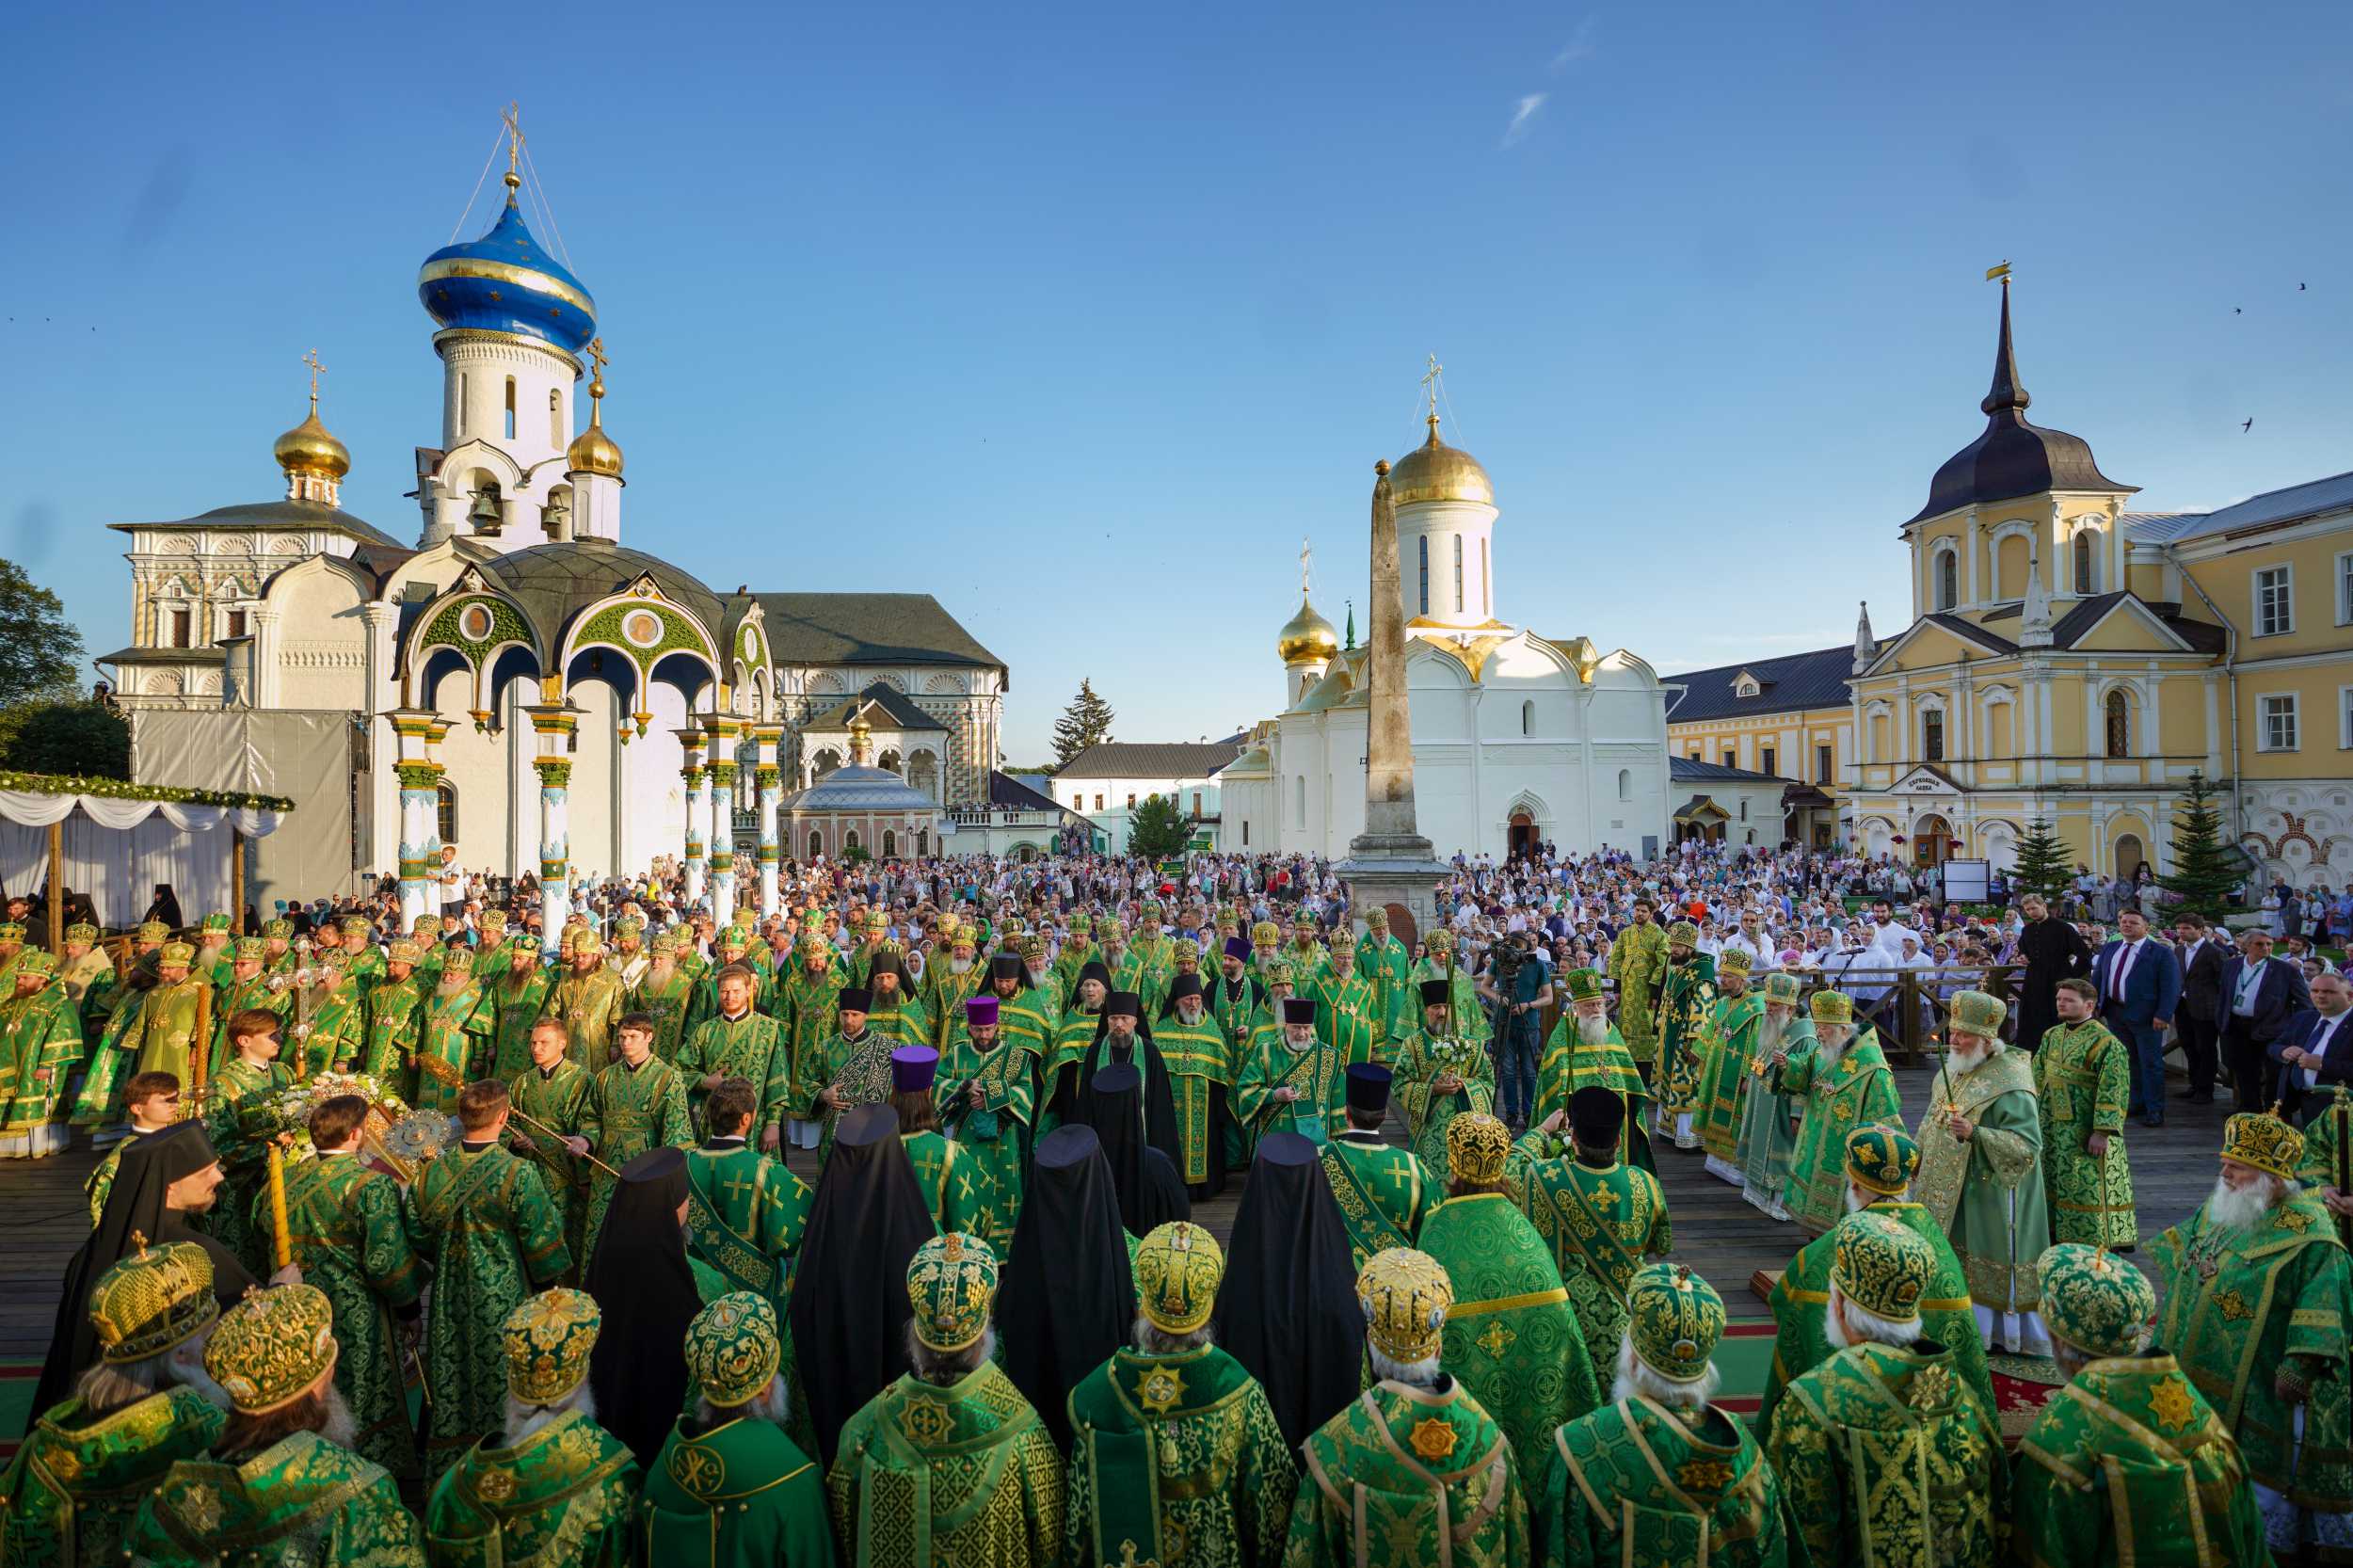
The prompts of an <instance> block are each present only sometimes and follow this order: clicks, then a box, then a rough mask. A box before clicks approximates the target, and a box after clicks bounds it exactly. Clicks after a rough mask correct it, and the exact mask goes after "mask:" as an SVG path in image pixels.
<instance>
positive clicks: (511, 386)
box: [506, 376, 515, 441]
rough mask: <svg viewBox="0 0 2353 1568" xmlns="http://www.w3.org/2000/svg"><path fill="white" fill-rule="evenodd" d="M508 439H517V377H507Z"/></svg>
mask: <svg viewBox="0 0 2353 1568" xmlns="http://www.w3.org/2000/svg"><path fill="white" fill-rule="evenodd" d="M506 439H507V440H510V441H511V440H514V439H515V378H514V377H513V376H508V377H507V378H506Z"/></svg>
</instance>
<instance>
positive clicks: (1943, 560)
mask: <svg viewBox="0 0 2353 1568" xmlns="http://www.w3.org/2000/svg"><path fill="white" fill-rule="evenodd" d="M1960 602H1961V557H1960V556H1959V555H1957V554H1955V553H1954V552H1951V551H1949V550H1940V551H1938V552H1936V607H1937V608H1938V609H1940V610H1949V609H1951V608H1953V607H1954V606H1955V605H1957V604H1959V603H1960Z"/></svg>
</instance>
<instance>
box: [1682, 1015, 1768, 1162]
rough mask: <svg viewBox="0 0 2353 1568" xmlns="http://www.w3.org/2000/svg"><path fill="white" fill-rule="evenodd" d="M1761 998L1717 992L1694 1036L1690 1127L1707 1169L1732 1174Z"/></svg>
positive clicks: (1752, 1060) (1761, 1019)
mask: <svg viewBox="0 0 2353 1568" xmlns="http://www.w3.org/2000/svg"><path fill="white" fill-rule="evenodd" d="M1764 1018H1765V999H1764V998H1763V997H1761V996H1759V995H1757V994H1756V993H1755V992H1754V991H1751V992H1749V993H1747V994H1746V995H1744V996H1738V997H1727V996H1722V995H1719V996H1718V997H1717V998H1716V1005H1715V1007H1714V1009H1713V1010H1712V1011H1711V1013H1710V1016H1709V1017H1708V1021H1707V1028H1706V1029H1705V1032H1703V1033H1702V1034H1701V1036H1700V1050H1699V1090H1698V1094H1697V1095H1696V1096H1695V1097H1694V1100H1693V1107H1694V1109H1693V1113H1692V1123H1693V1130H1694V1131H1696V1132H1698V1134H1699V1137H1700V1146H1701V1147H1702V1148H1704V1149H1705V1150H1706V1151H1707V1168H1708V1169H1709V1170H1710V1171H1712V1172H1716V1173H1717V1174H1718V1175H1722V1174H1724V1173H1726V1172H1729V1173H1731V1174H1732V1175H1733V1176H1738V1175H1739V1167H1738V1166H1737V1165H1735V1164H1734V1163H1733V1155H1734V1153H1735V1152H1736V1151H1737V1149H1738V1148H1739V1146H1740V1121H1741V1114H1742V1112H1745V1111H1746V1110H1747V1109H1748V1089H1749V1083H1750V1081H1751V1074H1750V1068H1751V1067H1752V1066H1753V1064H1754V1063H1755V1053H1756V1035H1757V1025H1758V1024H1760V1023H1762V1022H1763V1021H1764Z"/></svg>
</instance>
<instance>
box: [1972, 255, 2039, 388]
mask: <svg viewBox="0 0 2353 1568" xmlns="http://www.w3.org/2000/svg"><path fill="white" fill-rule="evenodd" d="M2033 401H2034V399H2033V398H2031V397H2028V396H2027V395H2026V389H2025V387H2023V386H2021V385H2019V382H2018V356H2017V355H2016V354H2015V353H2014V352H2012V351H2011V349H2010V345H2009V277H2008V276H2007V275H2005V276H2004V277H2003V279H2002V340H2001V342H2000V343H1998V344H1995V345H1994V348H1993V387H1992V388H1991V389H1990V390H1989V391H1988V392H1986V394H1985V401H1984V402H1982V403H1980V404H1978V405H1977V407H1978V408H1982V409H1984V410H1985V411H1986V413H1988V414H1989V415H1992V414H1999V413H2004V412H2009V413H2014V414H2023V413H2025V411H2026V406H2027V405H2028V404H2030V403H2032V402H2033Z"/></svg>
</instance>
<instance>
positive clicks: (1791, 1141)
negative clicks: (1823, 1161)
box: [1733, 1017, 1814, 1220]
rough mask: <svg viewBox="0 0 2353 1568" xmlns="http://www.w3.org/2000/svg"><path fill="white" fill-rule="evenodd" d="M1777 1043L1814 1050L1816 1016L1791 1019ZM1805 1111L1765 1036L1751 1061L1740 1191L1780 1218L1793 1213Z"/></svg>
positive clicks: (1739, 1157)
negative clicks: (1793, 1169)
mask: <svg viewBox="0 0 2353 1568" xmlns="http://www.w3.org/2000/svg"><path fill="white" fill-rule="evenodd" d="M1813 1048H1814V1024H1813V1020H1811V1019H1809V1018H1801V1017H1800V1018H1791V1019H1790V1020H1789V1022H1788V1023H1787V1024H1786V1025H1785V1026H1784V1028H1783V1031H1782V1036H1781V1044H1780V1046H1779V1047H1778V1048H1777V1049H1780V1050H1784V1051H1787V1052H1788V1053H1789V1054H1790V1055H1792V1056H1795V1055H1799V1054H1802V1053H1804V1052H1807V1051H1811V1050H1812V1049H1813ZM1804 1110H1805V1100H1804V1097H1803V1096H1800V1095H1794V1094H1791V1093H1790V1092H1789V1091H1788V1090H1786V1089H1785V1088H1784V1087H1782V1079H1781V1074H1780V1072H1779V1071H1778V1070H1777V1069H1776V1068H1775V1067H1774V1065H1773V1061H1772V1057H1771V1056H1770V1055H1769V1054H1768V1053H1767V1052H1766V1050H1765V1048H1764V1044H1763V1041H1762V1040H1761V1039H1760V1040H1759V1041H1758V1044H1757V1048H1756V1052H1755V1055H1754V1057H1753V1060H1752V1061H1751V1063H1750V1064H1749V1089H1748V1094H1747V1096H1745V1097H1744V1098H1743V1099H1742V1100H1741V1102H1740V1142H1739V1145H1738V1146H1737V1148H1736V1149H1735V1150H1734V1151H1733V1161H1734V1163H1736V1164H1737V1165H1738V1166H1739V1167H1740V1195H1741V1196H1742V1197H1744V1198H1746V1199H1748V1200H1749V1202H1750V1204H1751V1205H1753V1207H1755V1208H1760V1209H1762V1210H1764V1211H1765V1212H1766V1213H1768V1214H1769V1215H1771V1216H1772V1217H1773V1218H1774V1219H1776V1220H1785V1219H1787V1218H1789V1208H1788V1204H1787V1201H1786V1200H1787V1196H1788V1192H1789V1167H1790V1162H1791V1161H1792V1160H1795V1159H1796V1158H1797V1153H1798V1133H1797V1124H1798V1119H1799V1117H1800V1115H1801V1113H1802V1112H1804Z"/></svg>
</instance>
